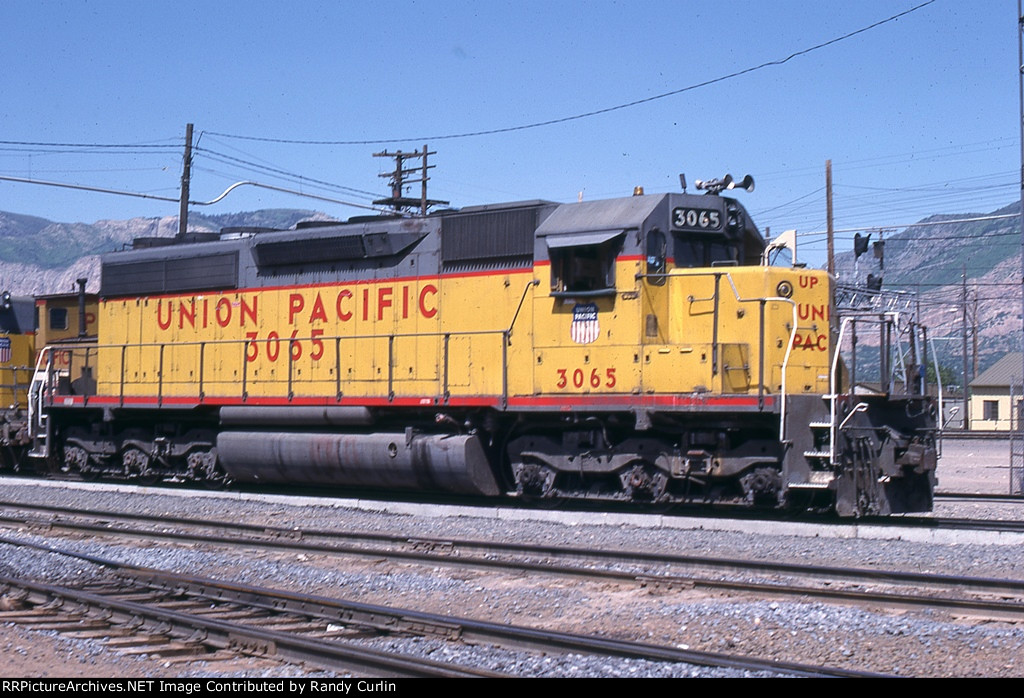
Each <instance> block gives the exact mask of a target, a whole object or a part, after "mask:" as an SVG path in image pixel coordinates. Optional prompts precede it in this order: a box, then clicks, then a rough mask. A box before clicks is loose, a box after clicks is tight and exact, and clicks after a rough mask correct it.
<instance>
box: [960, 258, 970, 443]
mask: <svg viewBox="0 0 1024 698" xmlns="http://www.w3.org/2000/svg"><path fill="white" fill-rule="evenodd" d="M960 279H961V281H962V282H963V307H962V310H963V323H962V326H963V340H964V341H963V355H964V381H963V383H964V384H963V390H964V431H969V430H970V428H971V423H970V419H969V417H970V415H969V414H968V408H969V400H968V398H967V265H966V264H965V265H964V272H963V274H962V275H961V277H960Z"/></svg>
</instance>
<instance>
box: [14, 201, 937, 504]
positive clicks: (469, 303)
mask: <svg viewBox="0 0 1024 698" xmlns="http://www.w3.org/2000/svg"><path fill="white" fill-rule="evenodd" d="M722 189H723V187H721V186H719V187H710V188H709V191H708V193H706V194H702V195H696V194H687V193H685V192H684V193H664V194H653V195H642V194H641V195H635V196H630V197H624V198H617V199H609V200H603V201H592V202H580V203H575V204H558V203H553V202H549V201H540V200H537V201H524V202H516V203H510V204H500V205H489V206H474V207H467V208H463V209H461V210H445V211H439V212H436V213H432V214H430V215H425V216H412V217H406V216H398V215H394V216H390V215H381V216H368V217H360V218H353V219H350V220H348V221H346V222H343V223H342V222H339V223H328V224H324V223H320V222H317V223H310V224H307V225H302V224H300V225H299V226H297V227H296V229H292V230H265V229H258V230H257V229H229V230H225V231H223V232H222V233H220V234H210V233H190V234H188V235H186V236H184V237H182V238H175V239H166V240H153V239H147V240H140V241H137V243H136V245H135V246H134V248H133V249H131V250H126V251H121V252H115V253H111V254H108V255H106V256H104V258H103V260H102V279H101V288H100V294H99V295H100V297H99V301H98V308H97V320H98V332H97V333H96V337H95V339H94V340H90V341H81V340H80V341H76V342H74V343H52V344H49V345H48V346H47V347H46V348H45V349H44V350H43V351H41V352H40V360H39V363H38V366H37V370H36V372H35V382H34V384H33V391H32V415H31V421H30V431H31V433H30V438H31V449H30V457H31V458H35V459H37V460H38V462H41V463H45V464H46V466H47V467H48V468H50V469H52V470H55V471H58V472H62V473H75V474H79V475H81V476H84V477H95V476H103V477H125V478H137V479H141V480H148V479H161V478H164V479H168V478H171V479H180V480H188V479H193V480H208V481H215V482H216V481H220V482H228V481H238V482H261V483H307V484H309V483H314V484H322V485H330V486H337V487H343V488H344V487H353V488H356V487H358V488H377V489H401V490H408V491H419V490H423V491H433V492H449V493H463V494H469V495H484V496H498V495H518V496H521V497H530V498H536V499H540V500H558V499H561V498H582V499H606V500H616V501H633V502H645V503H652V504H659V505H666V504H671V503H677V502H701V503H730V504H740V505H747V506H766V507H796V508H801V509H805V508H809V509H816V510H820V509H834V510H835V511H837V512H838V513H839V514H840V515H845V516H862V515H871V514H888V513H893V512H913V511H927V510H929V509H930V508H931V503H932V491H933V488H934V484H935V478H934V468H935V459H936V424H935V408H934V404H933V398H931V397H929V396H928V394H927V390H926V389H925V385H924V383H923V374H924V372H923V370H921V365H922V364H923V359H921V358H920V357H919V354H920V351H919V348H921V347H923V346H924V344H923V342H921V341H920V340H919V339H916V337H917V332H918V328H916V326H914V325H913V323H907V322H905V319H904V318H901V317H900V316H899V314H897V313H888V312H870V313H868V312H862V313H860V314H859V315H857V316H850V317H840V315H839V314H838V312H837V308H836V307H835V305H834V302H833V293H832V289H833V282H832V279H831V278H830V277H829V275H828V274H827V273H825V272H823V271H817V270H811V269H806V268H801V267H792V266H791V267H785V268H784V267H774V266H765V265H763V264H762V258H763V255H764V252H765V247H766V243H765V240H764V238H763V237H762V236H761V234H760V233H759V231H758V230H757V228H756V227H755V225H754V223H753V222H752V221H751V219H750V217H749V215H748V214H747V212H746V211H745V209H744V208H743V207H742V206H741V205H740V203H739V202H738V201H736V200H735V199H733V198H729V197H727V196H723V195H722V193H723V191H722ZM858 324H859V326H860V327H861V328H862V329H861V330H860V337H861V341H860V345H861V347H862V348H861V356H860V363H859V365H860V366H861V369H860V375H861V376H863V374H864V370H865V368H864V367H865V366H867V365H868V364H869V363H870V364H872V366H873V367H874V368H875V369H880V375H881V378H879V379H878V380H876V381H874V382H867V381H863V380H861V381H858V380H857V377H858V374H857V370H858V369H857V368H856V366H857V364H854V365H847V364H848V363H849V361H847V362H846V363H844V361H843V360H842V357H841V356H840V352H839V351H838V350H837V347H839V346H840V344H841V343H842V342H843V341H847V340H843V339H842V335H843V333H849V331H850V330H854V328H856V327H857V326H858ZM868 325H871V326H874V327H876V330H874V331H873V332H874V334H873V335H872V336H874V337H876V338H877V341H874V342H871V341H866V340H865V339H864V337H866V336H867V334H866V332H867V331H866V330H865V329H863V328H864V327H866V326H868ZM848 327H849V328H850V329H849V330H848V329H847V328H848ZM854 331H855V330H854ZM866 346H868V347H871V355H872V356H873V357H874V360H873V361H866V360H865V354H866V353H867V351H868V350H867V349H865V348H864V347H866ZM893 357H896V359H897V360H893ZM879 364H880V365H879ZM895 368H899V370H898V371H897V370H894V369H895Z"/></svg>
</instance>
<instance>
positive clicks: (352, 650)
mask: <svg viewBox="0 0 1024 698" xmlns="http://www.w3.org/2000/svg"><path fill="white" fill-rule="evenodd" d="M51 552H61V551H58V550H52V551H51ZM0 585H2V586H4V587H6V588H7V589H8V591H9V590H10V589H11V588H16V589H21V590H23V591H25V592H27V593H28V594H29V596H28V598H27V599H26V600H27V601H29V602H30V603H33V604H34V605H40V604H46V603H52V602H53V600H54V599H58V600H60V601H61V602H65V603H72V604H76V605H86V606H88V607H90V608H93V609H95V610H96V611H97V612H99V613H100V614H101V616H102V618H103V619H104V620H105V621H107V622H109V623H111V624H113V625H131V626H134V627H138V626H139V625H140V624H141V623H143V622H145V621H148V622H150V623H154V624H156V625H157V626H158V629H159V630H158V631H159V632H160V633H161V634H166V635H169V636H174V637H178V638H182V639H195V638H196V637H197V636H196V632H197V631H198V632H200V633H201V634H202V643H203V644H205V645H211V646H214V647H217V648H220V649H225V648H232V647H238V646H239V645H242V646H248V647H253V648H262V649H264V650H265V651H266V652H268V653H271V654H273V655H275V656H276V657H278V658H280V659H284V660H287V661H292V662H308V663H314V664H316V665H317V666H321V667H325V668H328V669H334V670H342V671H362V672H373V673H375V674H382V675H384V676H388V677H407V678H408V677H415V678H422V677H443V678H467V677H500V676H503V674H498V673H496V672H490V671H484V670H478V669H473V668H469V667H459V666H457V665H450V664H442V663H440V662H434V661H431V660H426V659H421V658H418V657H412V656H409V655H401V654H397V653H388V652H381V651H378V650H373V649H369V648H365V647H358V646H355V645H352V644H350V643H345V642H339V641H336V640H334V641H323V640H317V639H314V638H310V637H302V636H299V635H294V634H290V633H283V632H278V631H274V630H267V629H263V628H256V627H253V626H249V625H245V624H242V623H232V622H229V621H224V620H219V619H216V618H210V617H207V616H201V615H193V614H189V613H183V612H180V611H174V610H170V609H166V608H161V607H160V606H158V605H152V604H142V603H136V602H133V601H127V600H122V599H118V598H115V597H114V596H112V595H107V594H97V593H93V592H89V591H83V590H81V589H73V588H69V587H63V586H59V585H55V584H43V583H40V582H34V581H30V580H26V579H18V578H16V577H9V576H6V575H0Z"/></svg>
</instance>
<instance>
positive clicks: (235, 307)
mask: <svg viewBox="0 0 1024 698" xmlns="http://www.w3.org/2000/svg"><path fill="white" fill-rule="evenodd" d="M208 304H209V300H208V299H206V298H203V299H202V300H201V306H200V307H201V308H202V314H201V315H200V318H199V322H200V325H201V327H206V326H207V324H208V322H209V305H208ZM175 306H177V307H175ZM175 310H177V315H178V329H179V330H183V329H185V327H186V326H188V327H191V328H192V329H195V327H196V311H197V308H196V299H195V298H189V299H182V300H178V301H167V302H166V303H164V301H163V299H161V300H159V301H157V304H156V324H157V326H158V327H159V328H160V329H161V330H168V329H170V328H171V322H172V321H173V320H174V315H175ZM213 317H214V319H215V320H216V322H217V324H218V325H220V326H221V327H227V326H228V325H230V324H231V323H232V320H236V319H237V322H238V326H239V327H246V326H247V325H250V324H251V325H257V324H259V297H258V296H253V297H251V298H245V297H244V296H243V297H241V298H239V299H238V301H236V302H235V303H232V302H231V300H230V299H229V298H224V297H221V298H219V299H217V302H216V304H215V305H214V308H213Z"/></svg>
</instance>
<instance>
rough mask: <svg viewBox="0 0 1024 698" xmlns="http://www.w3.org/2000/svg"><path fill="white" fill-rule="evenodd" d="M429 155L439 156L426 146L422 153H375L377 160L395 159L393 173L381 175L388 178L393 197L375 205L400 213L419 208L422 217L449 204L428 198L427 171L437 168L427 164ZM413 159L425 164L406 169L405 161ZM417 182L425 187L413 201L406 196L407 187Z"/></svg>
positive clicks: (378, 200) (381, 200)
mask: <svg viewBox="0 0 1024 698" xmlns="http://www.w3.org/2000/svg"><path fill="white" fill-rule="evenodd" d="M428 155H437V152H436V151H430V150H428V149H427V146H426V145H424V146H423V151H422V152H421V151H418V150H415V151H413V152H411V153H403V152H402V151H401V150H398V151H396V152H394V153H389V152H388V151H386V150H385V151H383V152H380V153H374V154H373V157H375V158H394V159H395V169H394V170H393V171H391V172H385V173H383V174H381V175H380V176H381V177H387V178H388V182H389V184H390V185H391V196H389V197H388V198H386V199H377V200H376V201H374V202H373V203H374V204H377V205H378V206H381V205H383V206H390V207H391V208H393V209H394V210H395V211H398V212H400V211H403V210H412V209H414V208H418V209H419V211H420V215H421V216H425V215H427V209H428V208H430V207H431V206H436V205H438V204H447V203H448V202H447V201H439V200H437V199H428V198H427V180H429V179H430V177H428V176H427V171H428V170H432V169H434V167H436V165H428V164H427V156H428ZM412 158H420V159H421V160H422V163H423V164H422V165H420V166H419V167H406V166H405V161H406V160H410V159H412ZM414 175H418V176H414ZM417 182H420V183H421V184H422V185H423V186H422V188H421V192H420V197H419V198H418V199H413V198H411V197H407V196H404V189H405V185H406V184H415V183H417Z"/></svg>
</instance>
